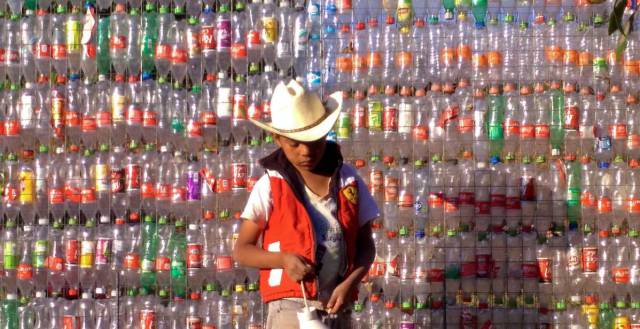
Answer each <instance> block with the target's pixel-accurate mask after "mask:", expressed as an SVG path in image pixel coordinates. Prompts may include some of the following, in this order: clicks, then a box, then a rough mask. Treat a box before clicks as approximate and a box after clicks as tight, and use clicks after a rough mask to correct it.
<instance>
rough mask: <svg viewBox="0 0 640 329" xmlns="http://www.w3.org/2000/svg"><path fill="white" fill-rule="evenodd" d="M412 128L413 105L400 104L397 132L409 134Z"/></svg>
mask: <svg viewBox="0 0 640 329" xmlns="http://www.w3.org/2000/svg"><path fill="white" fill-rule="evenodd" d="M412 128H413V104H411V103H404V102H403V103H400V105H399V106H398V132H399V133H401V134H411V129H412Z"/></svg>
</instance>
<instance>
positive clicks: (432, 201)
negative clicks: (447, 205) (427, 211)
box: [427, 192, 444, 208]
mask: <svg viewBox="0 0 640 329" xmlns="http://www.w3.org/2000/svg"><path fill="white" fill-rule="evenodd" d="M427 202H428V204H429V207H430V208H441V207H442V206H443V205H444V194H443V193H442V192H431V193H429V199H428V201H427Z"/></svg>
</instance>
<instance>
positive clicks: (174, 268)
mask: <svg viewBox="0 0 640 329" xmlns="http://www.w3.org/2000/svg"><path fill="white" fill-rule="evenodd" d="M186 248H187V238H186V234H185V222H184V221H183V220H180V219H179V220H177V221H176V223H175V227H174V230H173V234H171V239H170V241H169V250H171V286H172V288H173V295H174V296H177V297H181V298H184V297H185V296H186V290H187V262H186V260H185V255H184V253H185V250H186Z"/></svg>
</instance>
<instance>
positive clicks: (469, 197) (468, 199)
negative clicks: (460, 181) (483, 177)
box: [458, 192, 476, 206]
mask: <svg viewBox="0 0 640 329" xmlns="http://www.w3.org/2000/svg"><path fill="white" fill-rule="evenodd" d="M475 198H476V196H475V194H474V193H473V192H459V193H458V204H459V205H461V206H473V205H474V204H475Z"/></svg>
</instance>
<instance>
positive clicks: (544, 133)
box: [535, 124, 551, 139]
mask: <svg viewBox="0 0 640 329" xmlns="http://www.w3.org/2000/svg"><path fill="white" fill-rule="evenodd" d="M550 133H551V131H550V130H549V125H547V124H537V125H535V135H536V137H535V138H536V139H546V138H549V135H550Z"/></svg>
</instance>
